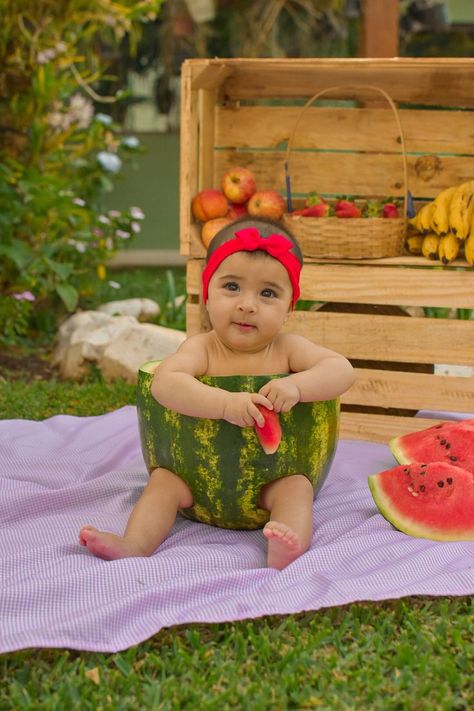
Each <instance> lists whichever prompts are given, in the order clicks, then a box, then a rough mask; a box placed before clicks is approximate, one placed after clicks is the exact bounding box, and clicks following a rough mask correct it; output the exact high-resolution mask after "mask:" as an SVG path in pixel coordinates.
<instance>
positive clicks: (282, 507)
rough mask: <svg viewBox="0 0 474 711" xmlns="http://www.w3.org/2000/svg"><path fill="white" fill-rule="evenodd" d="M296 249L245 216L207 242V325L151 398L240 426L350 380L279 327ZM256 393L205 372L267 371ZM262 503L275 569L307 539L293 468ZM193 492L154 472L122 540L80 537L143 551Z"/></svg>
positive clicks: (285, 236)
mask: <svg viewBox="0 0 474 711" xmlns="http://www.w3.org/2000/svg"><path fill="white" fill-rule="evenodd" d="M302 262H303V259H302V255H301V251H300V248H299V246H298V244H297V243H296V240H295V239H294V237H292V235H291V234H290V233H289V232H288V231H287V230H285V229H284V228H283V226H282V225H280V224H279V223H275V222H273V221H269V220H264V219H259V218H256V219H255V218H254V219H250V218H243V219H241V220H239V221H237V222H233V223H231V224H230V225H227V226H226V227H224V229H222V230H221V231H220V232H219V233H218V234H217V235H216V236H215V237H214V239H213V240H212V242H211V244H210V246H209V248H208V253H207V260H206V267H205V269H204V271H203V275H202V282H203V300H204V303H205V304H206V308H207V312H208V314H209V320H210V323H211V326H212V330H211V331H209V332H208V333H200V334H198V335H196V336H191V337H190V338H188V339H187V340H186V341H185V342H184V343H183V344H182V345H181V346H180V347H179V349H178V350H177V351H176V353H175V354H173V355H171V356H169V357H168V358H166V359H165V360H163V361H162V363H161V364H160V365H159V367H158V368H157V369H156V371H155V375H154V378H153V383H152V394H153V396H154V397H155V398H156V399H157V400H158V401H159V402H160V403H161V405H163V406H164V407H166V408H168V409H171V410H174V411H176V412H179V413H181V414H184V415H190V416H192V417H205V418H211V419H224V420H227V421H228V422H230V423H232V424H234V425H236V426H238V427H253V426H254V424H255V423H257V424H259V425H263V423H264V419H263V416H262V414H261V412H260V411H259V409H258V407H257V405H263V406H264V407H266V408H268V409H269V410H274V411H275V412H277V413H280V412H288V411H289V410H291V408H292V407H293V406H294V405H295V404H296V403H298V402H314V401H316V400H332V399H334V398H336V397H338V396H339V395H341V394H342V393H343V392H344V391H345V390H347V389H348V388H349V387H350V386H351V385H352V383H353V380H354V375H353V369H352V366H351V365H350V363H349V362H348V361H347V360H346V358H344V357H343V356H341V355H339V354H338V353H335V352H334V351H331V350H328V349H327V348H322V347H320V346H317V345H315V344H314V343H313V342H312V341H310V340H308V339H307V338H304V337H302V336H298V335H295V334H291V333H281V329H282V326H283V325H284V323H285V322H286V320H287V319H288V316H289V315H290V313H291V311H292V309H293V308H294V305H295V303H296V301H297V299H298V297H299V293H300V290H299V275H300V271H301V266H302ZM281 373H288V375H287V376H286V377H281V378H277V379H272V380H269V381H268V382H267V383H266V384H265V385H264V386H263V387H262V388H261V389H260V391H259V392H256V393H252V392H228V391H226V390H223V389H221V388H217V387H212V386H209V385H205V384H204V383H202V382H200V381H199V380H198V378H200V377H201V376H203V375H233V374H239V375H274V374H281ZM258 503H259V507H261V508H263V509H266V510H268V511H269V515H270V520H269V521H268V523H267V524H266V525H265V527H264V529H263V535H264V536H265V538H266V539H267V540H268V552H267V565H268V566H269V567H273V568H278V569H282V568H284V567H286V566H287V565H288V564H289V563H291V562H292V561H293V560H294V559H295V558H297V557H298V556H300V555H301V554H302V553H304V552H305V551H306V550H307V549H308V548H309V545H310V543H311V537H312V509H313V487H312V484H311V483H310V481H309V479H307V478H306V476H304V474H301V473H298V474H291V472H290V473H289V475H288V476H285V477H283V478H281V479H276V480H275V481H272V482H270V483H269V484H266V485H265V486H263V487H262V489H261V491H260V498H259V502H258ZM192 504H193V493H192V491H191V490H190V488H189V487H188V485H187V484H186V483H185V482H184V481H183V480H182V479H180V477H179V472H172V471H169V470H168V469H164V468H162V467H158V468H157V469H155V470H154V471H153V472H152V473H151V475H150V479H149V481H148V483H147V486H146V488H145V490H144V491H143V493H142V495H141V497H140V499H139V500H138V502H137V504H136V505H135V507H134V509H133V511H132V513H131V515H130V518H129V520H128V523H127V526H126V529H125V532H124V534H123V536H117V535H115V534H113V533H108V532H105V531H98V530H97V529H95V528H93V527H92V526H85V527H83V528H82V529H81V531H80V533H79V542H80V543H81V545H83V546H86V547H87V548H88V549H89V550H90V551H91V552H92V553H94V555H96V556H99V557H101V558H104V559H107V560H113V559H116V558H124V557H128V556H149V555H151V554H152V553H153V552H154V551H155V550H156V549H157V548H158V546H159V545H160V544H161V543H162V541H163V540H164V539H165V538H166V537H167V535H168V533H169V531H170V529H171V528H172V526H173V523H174V521H175V518H176V514H177V512H178V510H179V509H181V508H183V509H185V508H188V507H189V506H192Z"/></svg>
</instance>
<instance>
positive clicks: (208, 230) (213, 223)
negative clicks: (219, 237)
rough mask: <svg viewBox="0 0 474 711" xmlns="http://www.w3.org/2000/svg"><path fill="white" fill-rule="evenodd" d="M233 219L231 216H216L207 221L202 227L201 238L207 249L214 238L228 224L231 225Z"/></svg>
mask: <svg viewBox="0 0 474 711" xmlns="http://www.w3.org/2000/svg"><path fill="white" fill-rule="evenodd" d="M231 222H233V220H231V219H230V217H216V218H215V219H214V220H208V221H207V222H205V223H204V224H203V226H202V229H201V239H202V243H203V245H204V246H205V248H206V249H207V248H208V247H209V245H210V244H211V242H212V240H213V239H214V237H215V236H216V234H217V233H218V232H219V230H222V229H223V228H224V227H225V226H226V225H230V223H231Z"/></svg>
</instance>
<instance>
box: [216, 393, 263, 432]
mask: <svg viewBox="0 0 474 711" xmlns="http://www.w3.org/2000/svg"><path fill="white" fill-rule="evenodd" d="M257 405H263V406H264V407H267V408H268V409H269V410H271V409H272V403H271V402H270V401H269V400H268V399H267V398H266V397H264V396H263V395H261V394H259V393H247V392H244V393H231V392H228V393H227V397H226V400H225V404H224V415H223V419H224V420H227V422H230V423H231V424H232V425H239V427H253V426H254V425H255V423H257V425H260V427H263V425H264V424H265V419H264V417H263V415H262V413H261V412H260V411H259V409H258V407H257Z"/></svg>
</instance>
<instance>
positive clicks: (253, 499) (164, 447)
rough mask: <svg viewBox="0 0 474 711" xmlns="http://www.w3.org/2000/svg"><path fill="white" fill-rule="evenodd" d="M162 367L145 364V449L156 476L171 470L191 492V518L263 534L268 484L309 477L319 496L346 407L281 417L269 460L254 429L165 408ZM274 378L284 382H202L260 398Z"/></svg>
mask: <svg viewBox="0 0 474 711" xmlns="http://www.w3.org/2000/svg"><path fill="white" fill-rule="evenodd" d="M157 365H158V362H151V363H145V364H144V365H143V366H142V368H140V370H139V373H138V382H137V412H138V422H139V429H140V437H141V443H142V450H143V455H144V458H145V462H146V465H147V467H148V470H149V471H150V472H151V471H153V470H154V469H156V467H158V466H161V467H165V468H166V469H170V470H171V471H173V472H175V473H176V474H178V475H179V476H180V477H181V478H182V479H183V480H184V481H186V482H187V484H188V485H189V487H190V488H191V490H192V492H193V497H194V504H193V506H192V507H191V508H187V509H185V510H183V511H182V513H183V515H184V516H186V517H187V518H190V519H192V520H195V521H200V522H201V523H206V524H211V525H214V526H219V527H220V528H233V529H256V528H261V527H262V526H264V525H265V523H266V522H267V521H268V511H265V510H263V509H260V508H258V504H257V502H258V495H259V491H260V489H261V487H262V486H263V485H264V484H266V483H268V482H270V481H273V480H274V479H278V478H280V477H283V476H286V475H288V474H305V475H306V476H307V477H308V479H310V481H311V483H312V484H313V487H314V491H315V494H316V493H317V492H318V490H319V489H320V487H321V486H322V484H323V482H324V480H325V478H326V476H327V473H328V471H329V468H330V465H331V462H332V459H333V456H334V452H335V448H336V443H337V436H338V430H339V400H327V401H323V402H315V403H298V404H297V405H295V406H294V407H293V408H292V410H291V411H290V412H288V413H282V414H280V422H281V427H282V439H281V442H280V446H279V448H278V450H277V451H276V452H275V454H265V452H264V451H263V449H262V446H261V445H260V443H259V441H258V438H257V435H256V433H255V431H254V428H253V427H245V428H242V427H238V426H236V425H231V424H230V423H229V422H226V421H225V420H211V419H206V418H196V417H189V416H187V415H181V414H179V413H177V412H174V411H172V410H168V409H166V408H164V407H162V405H160V404H159V403H158V402H157V401H156V400H155V398H154V397H153V396H152V394H151V382H152V379H153V371H154V369H155V367H156V366H157ZM270 377H281V376H267V375H259V376H251V375H245V376H242V375H236V376H205V377H203V378H201V381H202V382H204V383H206V384H207V385H213V386H217V387H221V388H223V389H225V390H229V391H233V392H241V391H249V392H258V391H259V390H260V388H261V387H262V386H263V385H264V384H265V383H266V382H267V381H268V380H269V378H270Z"/></svg>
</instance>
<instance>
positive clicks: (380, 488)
mask: <svg viewBox="0 0 474 711" xmlns="http://www.w3.org/2000/svg"><path fill="white" fill-rule="evenodd" d="M429 466H431V467H433V468H436V469H437V471H438V472H440V473H439V476H440V477H441V476H446V474H449V473H450V472H452V473H453V474H454V476H456V477H457V485H459V478H462V479H463V480H464V484H465V485H466V486H467V487H469V488H467V489H466V495H465V497H464V496H462V495H461V499H462V505H463V509H464V511H463V513H464V515H465V518H466V520H467V526H461V525H459V523H458V522H457V521H456V520H454V521H453V522H452V523H451V528H449V527H448V526H447V524H446V520H444V521H442V520H441V519H446V513H447V510H446V506H447V505H449V500H447V501H446V505H445V506H443V501H440V502H439V519H440V520H439V521H438V522H436V521H433V520H432V521H431V522H430V524H429V525H428V524H427V523H424V522H423V521H422V520H420V519H421V518H422V517H423V515H422V514H423V511H422V509H420V517H419V520H417V519H416V518H415V517H414V516H408V515H406V514H405V513H404V512H403V511H402V510H401V507H402V506H403V505H404V502H403V501H402V496H401V495H402V494H405V496H407V494H406V489H408V487H407V481H410V479H408V480H407V479H405V478H404V473H403V472H400V470H401V469H402V467H403V465H401V466H400V465H397V466H395V467H392V468H391V469H388V470H386V471H383V472H379V473H377V474H372V475H370V476H369V477H368V482H369V488H370V492H371V494H372V497H373V499H374V502H375V504H376V506H377V509H378V511H379V513H381V514H382V516H383V517H384V518H385V519H386V520H387V521H389V522H390V523H391V524H392V525H393V526H394V527H395V528H396V529H398V530H399V531H402V532H403V533H406V534H407V535H409V536H412V537H415V538H427V539H430V540H434V541H473V540H474V490H473V486H472V485H473V482H474V477H473V475H472V473H471V472H468V471H466V470H464V469H460V468H459V467H455V466H451V465H449V464H447V463H445V462H431V464H430V465H427V464H424V463H420V462H411V464H410V467H414V468H415V467H425V468H426V469H425V471H428V473H429V470H428V467H429ZM404 471H405V472H406V471H407V470H406V469H405V470H404ZM384 477H385V482H386V481H387V477H395V480H394V479H393V478H392V483H393V481H396V482H397V484H399V492H398V493H399V495H400V499H399V501H398V502H397V501H396V500H395V499H394V498H393V497H390V496H389V495H388V493H387V491H386V490H385V488H384ZM435 478H438V476H436V477H435ZM409 496H410V495H409V494H408V497H409ZM420 506H423V502H420Z"/></svg>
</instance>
